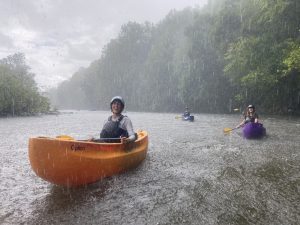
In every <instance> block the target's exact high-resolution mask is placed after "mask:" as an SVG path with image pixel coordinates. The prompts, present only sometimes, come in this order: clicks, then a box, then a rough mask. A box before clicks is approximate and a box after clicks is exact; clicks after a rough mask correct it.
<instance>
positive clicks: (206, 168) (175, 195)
mask: <svg viewBox="0 0 300 225" xmlns="http://www.w3.org/2000/svg"><path fill="white" fill-rule="evenodd" d="M128 115H129V117H130V118H131V119H132V120H133V123H134V127H135V128H136V129H138V128H141V129H145V130H147V131H148V132H149V141H150V142H149V150H148V155H147V158H146V160H145V161H144V162H143V163H142V164H141V165H140V166H139V167H138V168H136V169H134V170H132V171H129V172H127V173H124V174H120V175H118V176H114V177H111V178H107V179H103V180H102V181H99V182H97V183H94V184H92V185H89V186H86V187H81V188H76V189H67V188H62V187H58V186H55V185H52V184H49V183H47V182H46V181H43V180H41V179H40V178H38V177H37V176H36V175H35V174H34V173H33V171H32V170H31V168H30V165H29V161H28V154H27V151H28V149H27V145H28V138H29V137H31V136H51V137H54V136H56V135H59V134H68V135H71V136H74V137H75V138H77V139H83V138H88V137H90V136H91V135H96V134H98V133H99V129H100V128H101V127H102V124H103V121H104V120H105V119H106V117H107V116H108V112H87V111H78V112H74V113H73V114H63V115H59V116H43V117H30V118H8V119H0V138H1V146H0V151H1V158H0V163H1V167H0V169H1V170H0V175H1V177H0V179H1V185H0V193H1V194H0V196H1V197H0V200H1V205H0V224H161V225H163V224H239V225H243V224H245V225H246V224H278V225H279V224H280V225H281V224H299V221H300V216H299V212H300V209H299V205H300V204H299V203H300V195H299V191H300V179H299V174H300V173H299V172H300V170H299V169H300V163H299V162H300V158H299V146H300V138H299V135H300V120H299V119H296V118H292V119H291V118H290V119H289V118H272V117H266V118H264V120H263V122H264V125H265V127H266V128H267V133H268V136H267V137H266V138H264V139H262V140H245V139H243V138H242V137H241V134H240V131H239V130H238V131H234V132H232V133H231V134H230V135H224V134H223V128H224V127H232V126H234V125H236V124H237V123H238V122H239V121H238V120H239V119H240V118H239V116H238V115H226V116H225V115H195V122H194V123H191V122H183V121H180V120H176V119H174V118H175V116H176V115H174V114H154V113H128Z"/></svg>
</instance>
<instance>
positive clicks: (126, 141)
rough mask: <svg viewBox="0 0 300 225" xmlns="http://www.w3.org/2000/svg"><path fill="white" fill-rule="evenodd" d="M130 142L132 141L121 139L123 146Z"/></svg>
mask: <svg viewBox="0 0 300 225" xmlns="http://www.w3.org/2000/svg"><path fill="white" fill-rule="evenodd" d="M128 142H130V139H129V138H126V137H121V143H122V144H126V143H128Z"/></svg>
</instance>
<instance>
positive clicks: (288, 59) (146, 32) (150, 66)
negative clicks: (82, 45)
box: [0, 0, 300, 113]
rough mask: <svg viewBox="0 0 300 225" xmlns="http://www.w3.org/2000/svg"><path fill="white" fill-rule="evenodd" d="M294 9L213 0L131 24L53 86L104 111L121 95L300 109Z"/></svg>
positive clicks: (170, 103)
mask: <svg viewBox="0 0 300 225" xmlns="http://www.w3.org/2000/svg"><path fill="white" fill-rule="evenodd" d="M299 15H300V4H299V0H275V1H274V0H211V1H209V2H208V4H207V6H205V7H204V8H202V9H185V10H182V11H179V12H178V11H171V12H170V13H169V14H168V15H167V16H166V17H165V18H164V19H163V20H162V21H160V22H159V23H158V24H157V25H152V24H150V23H145V24H138V23H135V22H129V23H127V24H125V25H124V26H123V27H122V29H121V32H120V34H119V36H118V37H117V38H116V39H114V40H111V41H110V42H109V43H108V44H107V45H106V46H105V48H104V49H103V51H102V55H101V57H100V59H99V60H97V61H94V62H93V63H92V64H91V65H90V67H88V68H86V69H84V70H80V71H78V72H77V73H76V74H74V76H73V77H72V78H71V79H70V81H67V82H64V83H63V84H62V85H61V86H60V87H59V88H58V90H57V91H56V93H57V96H58V98H57V105H58V106H59V107H68V108H93V109H94V108H98V109H99V108H100V109H107V108H108V101H109V99H110V98H111V97H112V96H114V95H122V96H123V97H124V98H125V99H126V102H127V107H128V108H129V109H130V110H137V111H138V110H147V111H180V110H183V108H184V107H185V106H189V107H190V108H191V109H192V110H193V111H196V112H214V113H215V112H228V111H231V109H232V108H236V107H238V108H240V107H242V106H245V105H247V104H250V103H251V104H255V105H256V106H257V107H258V109H259V110H260V111H265V112H269V113H284V112H287V109H288V108H293V109H294V110H298V111H300V102H299V99H300V77H299V73H300V71H299V70H300V65H299V62H300V50H299V49H300V48H299V47H300V44H299V43H300V40H299V39H300V30H299V24H300V17H299ZM0 85H1V83H0ZM230 107H231V108H230Z"/></svg>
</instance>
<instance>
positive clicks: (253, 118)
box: [245, 112, 258, 123]
mask: <svg viewBox="0 0 300 225" xmlns="http://www.w3.org/2000/svg"><path fill="white" fill-rule="evenodd" d="M256 118H258V115H257V114H256V112H255V113H253V115H252V116H250V115H247V116H245V123H249V122H251V123H254V122H255V119H256Z"/></svg>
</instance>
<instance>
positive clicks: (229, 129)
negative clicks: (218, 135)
mask: <svg viewBox="0 0 300 225" xmlns="http://www.w3.org/2000/svg"><path fill="white" fill-rule="evenodd" d="M238 128H239V127H235V128H224V130H223V132H224V133H230V132H231V131H233V130H236V129H238Z"/></svg>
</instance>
